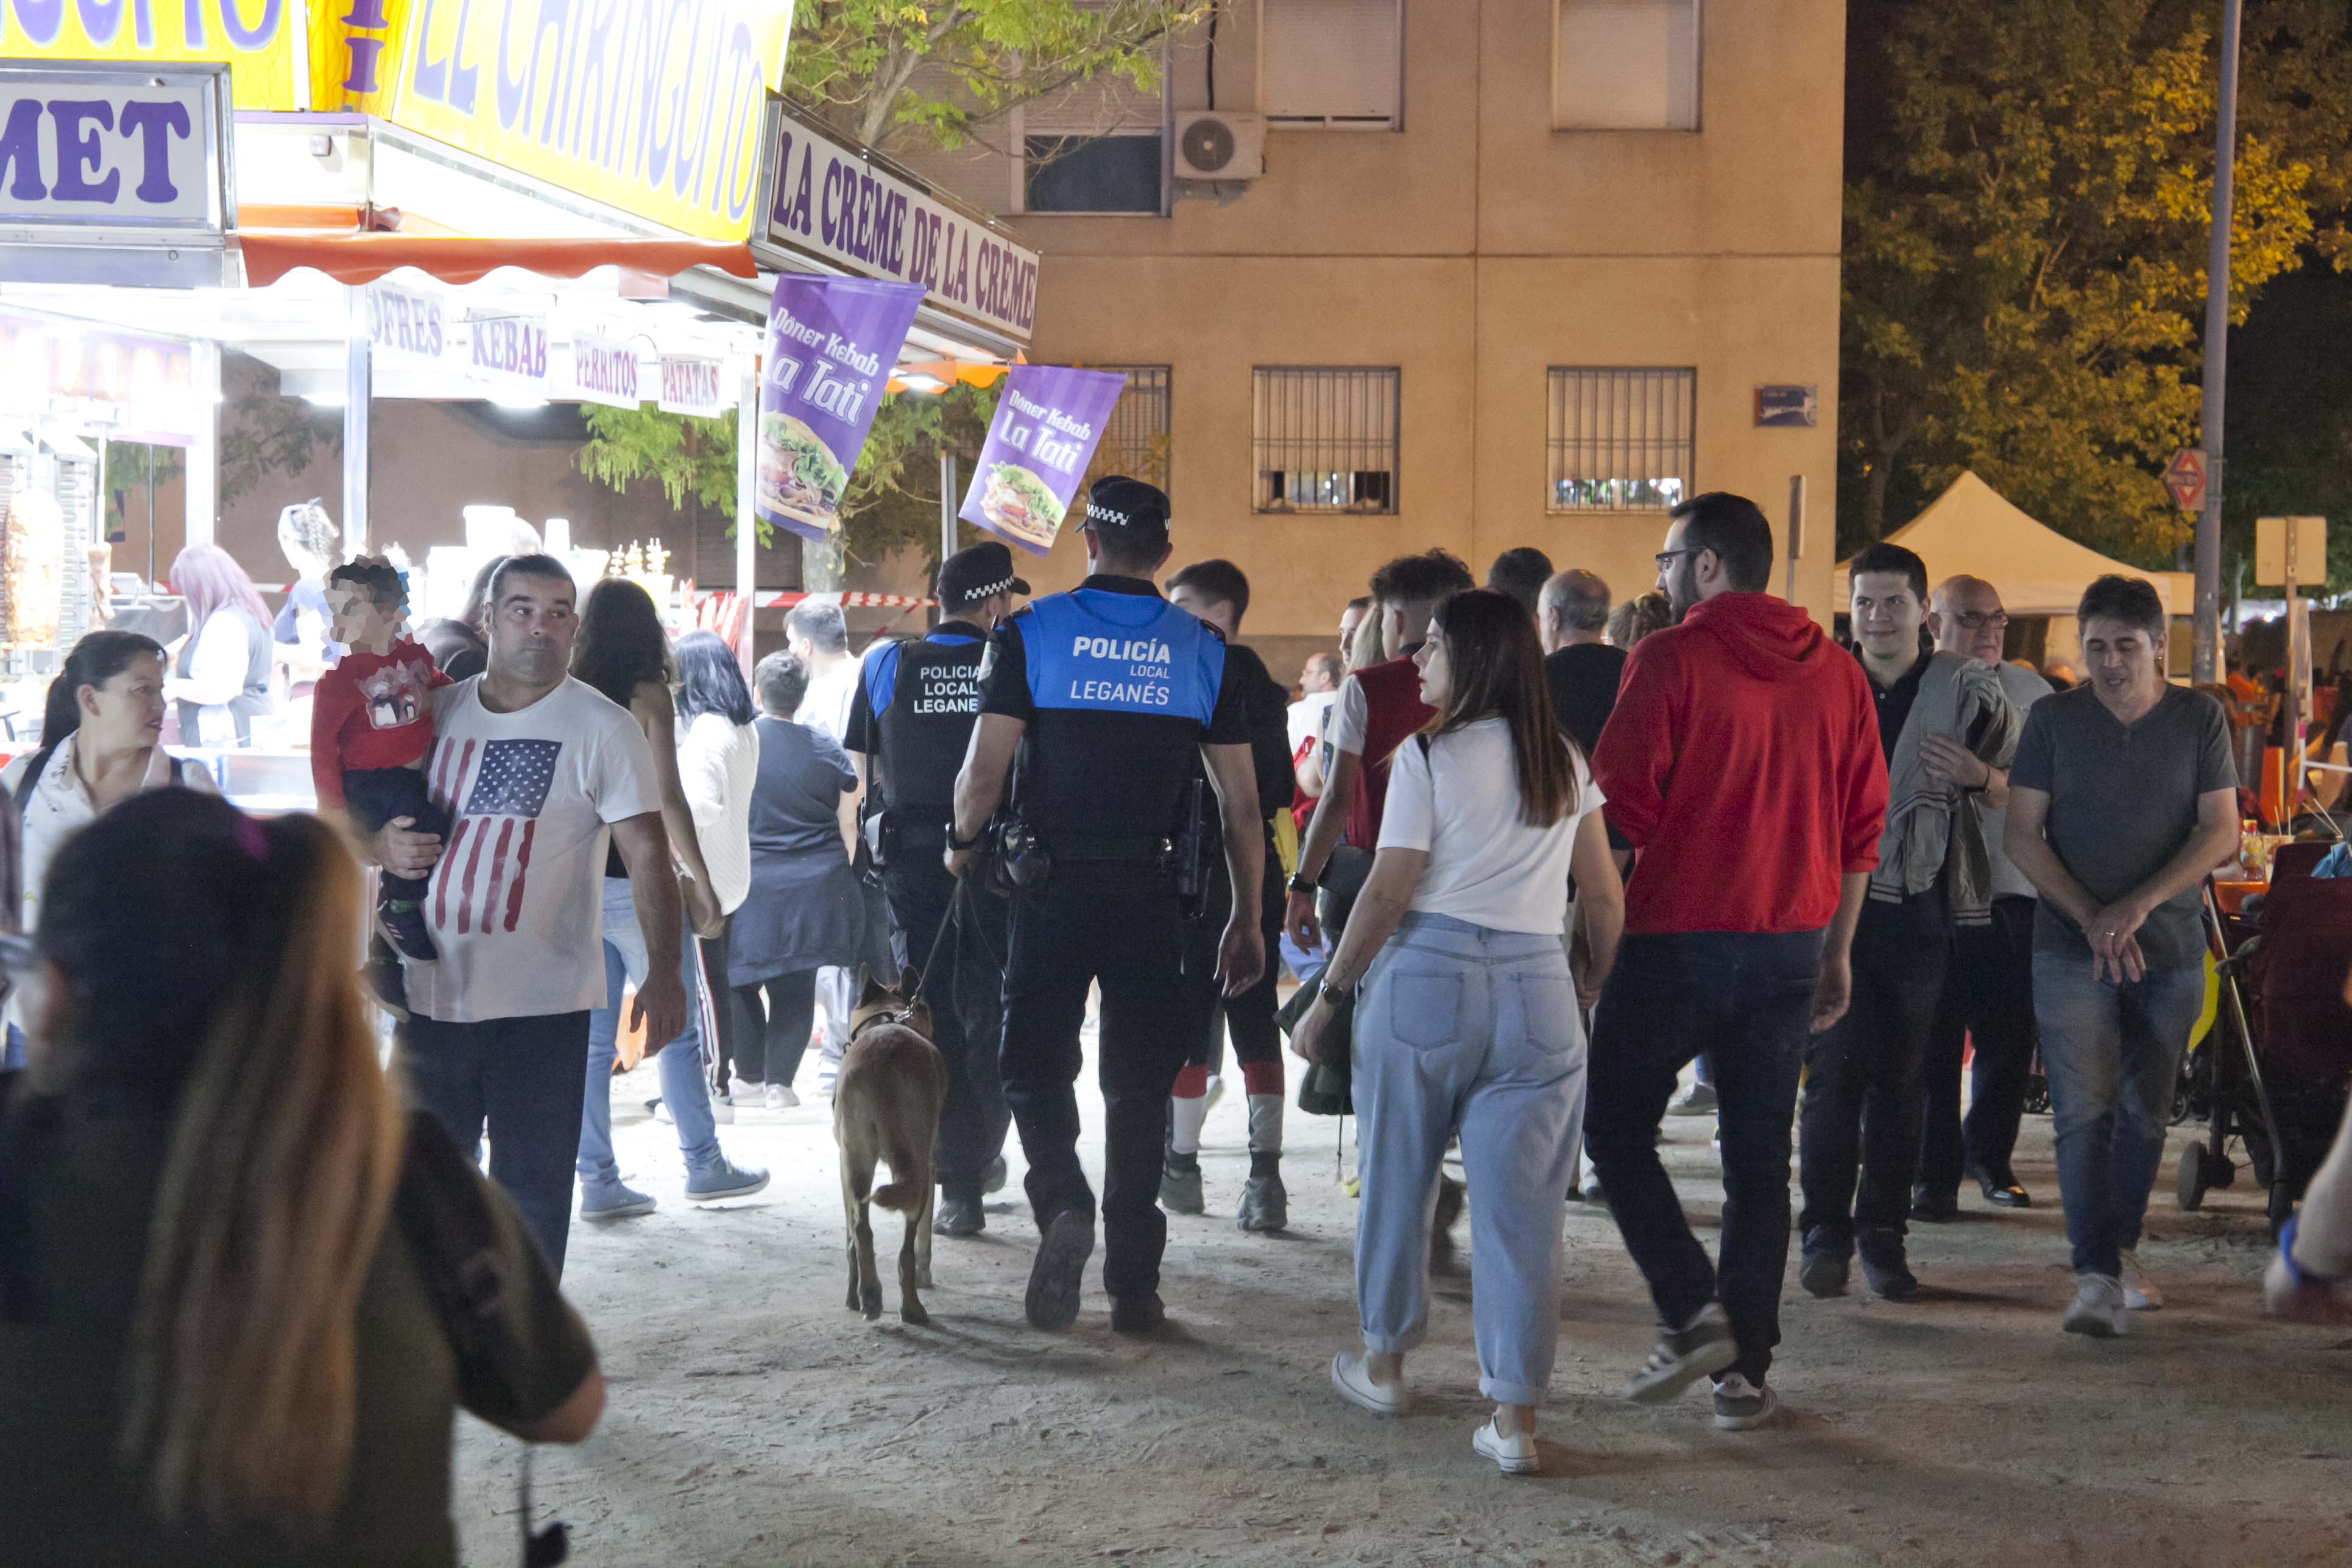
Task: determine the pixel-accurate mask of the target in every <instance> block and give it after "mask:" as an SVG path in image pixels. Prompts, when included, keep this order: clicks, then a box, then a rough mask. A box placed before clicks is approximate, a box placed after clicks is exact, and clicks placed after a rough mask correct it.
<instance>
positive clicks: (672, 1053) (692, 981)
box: [578, 877, 719, 1192]
mask: <svg viewBox="0 0 2352 1568" xmlns="http://www.w3.org/2000/svg"><path fill="white" fill-rule="evenodd" d="M679 946H680V949H681V951H680V952H679V955H678V973H679V974H680V976H681V977H682V978H683V979H684V981H685V982H686V1027H685V1029H684V1030H683V1031H681V1032H680V1033H679V1035H678V1037H677V1038H676V1039H674V1040H672V1041H670V1042H669V1043H668V1044H667V1045H665V1046H664V1047H662V1048H661V1054H660V1055H659V1056H657V1057H656V1058H654V1064H655V1067H656V1069H657V1070H658V1071H659V1073H660V1075H661V1091H662V1103H663V1104H664V1105H667V1106H668V1107H669V1113H670V1118H671V1120H673V1121H676V1122H677V1147H678V1152H680V1153H682V1154H684V1155H685V1156H686V1168H687V1169H688V1171H706V1170H709V1168H710V1167H711V1166H713V1165H715V1164H717V1163H719V1125H718V1123H717V1122H716V1121H713V1120H712V1118H711V1114H710V1088H709V1085H708V1084H707V1083H705V1082H704V1081H703V1077H702V1022H701V1020H702V1003H701V993H700V990H699V989H698V988H699V987H700V985H701V984H702V962H701V957H700V955H699V954H698V952H696V951H695V942H694V933H693V932H692V931H683V932H682V933H681V939H680V942H679ZM646 962H647V961H646V939H645V933H644V932H642V931H639V930H638V929H637V909H636V905H635V903H633V902H631V901H630V898H629V879H627V878H626V877H607V878H605V879H604V1000H605V1005H604V1006H602V1007H599V1008H597V1009H596V1010H595V1011H594V1012H593V1013H591V1014H589V1015H588V1092H587V1095H586V1097H585V1098H584V1099H583V1100H582V1102H581V1107H580V1155H579V1162H578V1169H579V1172H580V1182H581V1184H582V1185H583V1186H584V1187H586V1188H587V1189H588V1190H589V1191H591V1192H593V1191H595V1190H597V1189H598V1188H610V1187H612V1186H614V1185H615V1184H618V1183H619V1182H620V1179H621V1167H620V1165H619V1163H617V1162H615V1161H614V1158H613V1058H614V1053H615V1049H616V1046H615V1042H616V1041H617V1040H618V1039H619V1037H620V1033H621V979H622V976H624V975H626V976H627V977H628V980H629V983H630V984H633V985H643V984H645V983H646Z"/></svg>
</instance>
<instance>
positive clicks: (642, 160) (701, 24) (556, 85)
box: [19, 0, 792, 239]
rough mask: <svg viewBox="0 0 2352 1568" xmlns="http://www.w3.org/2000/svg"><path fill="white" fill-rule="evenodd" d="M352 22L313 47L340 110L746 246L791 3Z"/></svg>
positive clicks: (531, 4)
mask: <svg viewBox="0 0 2352 1568" xmlns="http://www.w3.org/2000/svg"><path fill="white" fill-rule="evenodd" d="M19 3H21V0H19ZM339 8H340V7H339ZM349 13H350V15H349V18H348V20H345V21H344V22H343V23H342V24H341V32H342V33H343V35H344V36H343V37H341V38H339V39H336V40H333V41H332V42H331V43H330V42H329V41H328V40H323V39H322V40H321V42H322V44H326V45H327V47H324V48H322V50H321V51H320V52H321V55H322V57H324V58H322V59H321V61H320V65H321V67H322V68H325V69H327V70H331V69H333V68H337V67H341V68H342V70H343V76H342V78H341V80H340V81H338V82H337V84H336V88H337V91H338V94H339V97H340V106H341V107H344V108H349V109H354V110H361V111H363V112H367V113H373V114H377V115H380V116H382V117H383V118H384V119H386V120H389V121H393V122H394V124H397V125H401V126H404V127H406V128H407V129H409V130H411V131H415V132H418V133H420V134H422V135H425V136H430V137H432V138H434V139H435V140H436V141H439V142H447V143H448V144H449V145H451V146H453V147H458V148H462V149H464V150H465V151H467V152H468V153H477V154H478V155H480V156H481V157H484V158H487V159H489V160H490V161H491V162H493V163H499V164H502V165H504V166H505V167H507V168H509V169H513V170H516V171H519V172H520V173H523V174H531V175H534V176H536V177H538V178H540V179H542V180H545V181H547V182H548V183H549V184H554V185H560V186H562V187H563V188H565V189H567V190H571V191H576V192H578V193H580V194H581V195H585V196H589V197H592V198H593V199H594V200H597V201H600V202H604V203H605V204H607V205H611V206H614V207H618V208H620V209H622V210H623V211H625V212H628V213H632V214H635V216H639V217H643V218H646V219H648V220H650V221H652V222H654V223H658V224H662V225H665V226H667V227H670V228H674V229H678V230H680V231H682V232H684V233H687V234H692V235H697V236H700V237H705V238H710V239H742V238H745V237H748V236H749V235H750V233H751V224H752V219H753V216H754V210H753V209H754V208H755V207H756V206H757V205H759V203H758V195H759V193H758V190H757V188H756V187H757V186H758V184H759V163H760V130H761V113H762V110H763V109H764V107H765V104H766V100H767V89H768V88H769V87H770V86H771V85H772V84H773V83H776V82H778V81H779V80H781V79H782V71H783V64H784V45H785V41H786V38H787V37H788V36H789V34H790V33H791V30H792V5H791V0H351V4H350V6H349ZM379 18H380V19H381V20H382V22H383V26H381V27H380V28H375V27H367V26H362V25H361V24H362V22H363V21H374V20H377V19H379ZM377 40H381V41H382V42H381V44H380V46H379V45H378V44H377Z"/></svg>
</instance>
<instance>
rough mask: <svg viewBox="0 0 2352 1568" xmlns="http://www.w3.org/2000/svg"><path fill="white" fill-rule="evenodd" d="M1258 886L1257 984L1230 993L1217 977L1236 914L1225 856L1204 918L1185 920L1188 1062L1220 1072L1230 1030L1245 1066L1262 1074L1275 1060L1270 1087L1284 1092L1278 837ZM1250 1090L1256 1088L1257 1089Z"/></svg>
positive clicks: (1215, 869)
mask: <svg viewBox="0 0 2352 1568" xmlns="http://www.w3.org/2000/svg"><path fill="white" fill-rule="evenodd" d="M1260 880H1261V886H1260V888H1259V889H1258V906H1257V908H1258V930H1259V932H1260V934H1261V935H1263V936H1264V937H1265V973H1264V974H1262V975H1260V976H1259V977H1258V981H1257V984H1255V985H1253V986H1251V987H1250V988H1249V989H1248V990H1246V991H1244V992H1243V993H1242V994H1240V995H1238V996H1227V995H1225V994H1224V990H1223V986H1222V985H1221V984H1219V983H1218V980H1217V944H1218V943H1219V942H1221V941H1223V937H1224V934H1225V922H1226V921H1229V920H1231V919H1233V914H1234V885H1233V879H1232V878H1231V877H1230V876H1229V875H1228V874H1227V873H1226V871H1225V862H1224V859H1223V857H1222V856H1220V857H1219V858H1217V859H1216V860H1215V861H1214V862H1213V864H1212V867H1211V871H1210V878H1209V895H1208V899H1207V900H1206V902H1205V903H1204V905H1203V907H1202V911H1201V918H1200V919H1199V920H1196V921H1185V922H1184V990H1185V993H1186V994H1187V995H1188V996H1190V997H1191V998H1192V1005H1193V1007H1194V1009H1195V1019H1196V1021H1195V1024H1194V1028H1195V1031H1196V1032H1195V1034H1194V1036H1193V1044H1192V1055H1191V1057H1190V1058H1188V1059H1187V1060H1188V1065H1189V1066H1192V1067H1196V1068H1207V1069H1208V1070H1209V1071H1210V1072H1211V1073H1215V1072H1217V1071H1218V1070H1219V1069H1220V1068H1222V1067H1223V1064H1224V1058H1225V1031H1226V1030H1227V1028H1229V1027H1230V1028H1231V1029H1232V1031H1233V1036H1234V1058H1236V1059H1238V1060H1239V1061H1240V1062H1241V1063H1242V1065H1243V1067H1244V1068H1250V1067H1255V1068H1258V1069H1259V1072H1260V1075H1261V1076H1263V1075H1265V1072H1266V1069H1267V1066H1268V1064H1271V1065H1272V1076H1273V1079H1274V1086H1273V1088H1272V1089H1271V1090H1270V1091H1269V1092H1272V1093H1275V1094H1280V1093H1281V1092H1282V1082H1281V1075H1282V1026H1281V1025H1280V1024H1279V1023H1277V1022H1276V1019H1275V1014H1276V1011H1277V1010H1278V1008H1279V1006H1280V1002H1279V999H1278V995H1277V988H1278V987H1279V986H1280V984H1281V982H1282V961H1281V954H1280V953H1279V952H1278V951H1277V949H1278V947H1279V945H1280V942H1281V938H1282V910H1283V888H1282V860H1281V858H1280V857H1278V856H1277V855H1276V853H1275V850H1274V837H1273V835H1272V834H1270V833H1269V834H1268V835H1267V836H1266V845H1265V876H1264V877H1263V878H1262V879H1260ZM1250 1092H1252V1093H1256V1092H1257V1090H1256V1089H1252V1090H1251V1091H1250Z"/></svg>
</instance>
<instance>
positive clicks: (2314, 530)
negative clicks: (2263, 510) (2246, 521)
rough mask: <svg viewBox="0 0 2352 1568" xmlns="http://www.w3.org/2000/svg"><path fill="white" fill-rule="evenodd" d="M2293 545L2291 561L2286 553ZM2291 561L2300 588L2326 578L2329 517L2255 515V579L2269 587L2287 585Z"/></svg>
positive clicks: (2320, 581)
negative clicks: (2256, 516) (2327, 518)
mask: <svg viewBox="0 0 2352 1568" xmlns="http://www.w3.org/2000/svg"><path fill="white" fill-rule="evenodd" d="M2290 548H2292V549H2293V551H2294V558H2293V560H2292V561H2290V560H2289V558H2288V554H2287V552H2288V550H2289V549H2290ZM2290 565H2292V566H2293V567H2294V582H2295V586H2296V587H2298V588H2316V587H2318V586H2319V585H2320V584H2324V583H2326V581H2327V520H2326V518H2324V517H2258V518H2256V519H2254V581H2255V582H2256V583H2258V584H2261V585H2262V586H2263V587H2266V588H2269V587H2284V585H2285V584H2286V580H2287V568H2288V567H2289V566H2290Z"/></svg>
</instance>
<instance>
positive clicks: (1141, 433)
mask: <svg viewBox="0 0 2352 1568" xmlns="http://www.w3.org/2000/svg"><path fill="white" fill-rule="evenodd" d="M1087 369H1088V370H1108V371H1117V372H1118V374H1121V375H1123V376H1125V377H1127V385H1126V387H1125V388H1123V389H1122V390H1121V391H1120V393H1119V395H1118V402H1117V403H1115V404H1113V405H1111V410H1110V419H1109V420H1108V423H1106V424H1105V425H1104V426H1103V434H1102V440H1101V441H1100V442H1099V443H1097V446H1096V447H1095V458H1094V461H1093V462H1092V463H1090V464H1088V465H1087V477H1086V479H1085V481H1084V482H1085V484H1087V485H1091V484H1093V483H1094V482H1095V481H1096V480H1097V479H1101V478H1102V477H1103V476H1104V475H1106V474H1125V475H1127V476H1128V477H1129V479H1141V480H1143V481H1144V482H1145V483H1146V484H1153V485H1158V486H1159V487H1160V489H1163V490H1164V489H1167V488H1168V470H1169V440H1168V367H1167V366H1166V365H1164V364H1095V365H1088V366H1087Z"/></svg>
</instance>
